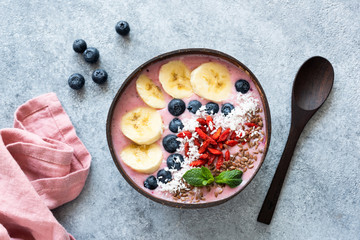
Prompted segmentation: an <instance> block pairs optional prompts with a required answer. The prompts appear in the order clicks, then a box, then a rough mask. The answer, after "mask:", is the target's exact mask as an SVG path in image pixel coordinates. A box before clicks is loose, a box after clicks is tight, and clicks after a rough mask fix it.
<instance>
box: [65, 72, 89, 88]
mask: <svg viewBox="0 0 360 240" xmlns="http://www.w3.org/2000/svg"><path fill="white" fill-rule="evenodd" d="M68 84H69V86H70V87H71V88H72V89H75V90H79V89H80V88H82V87H83V86H84V84H85V78H84V77H83V75H81V74H79V73H74V74H72V75H71V76H70V77H69V79H68Z"/></svg>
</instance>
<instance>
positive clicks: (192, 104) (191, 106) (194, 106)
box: [187, 100, 201, 114]
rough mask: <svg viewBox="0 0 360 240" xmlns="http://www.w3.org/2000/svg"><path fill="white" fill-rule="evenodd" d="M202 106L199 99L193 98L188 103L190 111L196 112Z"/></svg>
mask: <svg viewBox="0 0 360 240" xmlns="http://www.w3.org/2000/svg"><path fill="white" fill-rule="evenodd" d="M200 107H201V102H199V101H198V100H191V101H190V102H189V104H188V107H187V109H188V110H189V112H191V113H194V114H195V113H196V111H197V110H199V108H200Z"/></svg>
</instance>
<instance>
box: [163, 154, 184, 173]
mask: <svg viewBox="0 0 360 240" xmlns="http://www.w3.org/2000/svg"><path fill="white" fill-rule="evenodd" d="M182 162H184V157H183V156H182V155H181V154H178V153H175V154H171V155H170V156H169V157H168V158H167V160H166V164H167V166H168V168H170V169H176V170H180V169H181V163H182Z"/></svg>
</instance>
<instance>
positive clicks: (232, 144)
mask: <svg viewBox="0 0 360 240" xmlns="http://www.w3.org/2000/svg"><path fill="white" fill-rule="evenodd" d="M237 143H238V141H236V140H228V141H226V142H225V144H226V145H228V146H230V147H233V146H235V145H236V144H237Z"/></svg>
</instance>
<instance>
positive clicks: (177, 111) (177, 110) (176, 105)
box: [168, 98, 185, 116]
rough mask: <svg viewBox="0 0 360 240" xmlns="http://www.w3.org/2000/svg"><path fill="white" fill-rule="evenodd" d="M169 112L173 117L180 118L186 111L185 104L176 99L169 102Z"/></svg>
mask: <svg viewBox="0 0 360 240" xmlns="http://www.w3.org/2000/svg"><path fill="white" fill-rule="evenodd" d="M168 110H169V112H170V113H171V114H172V115H174V116H179V115H181V114H182V113H183V112H184V111H185V102H184V101H183V100H181V99H176V98H174V99H173V100H171V101H170V102H169V105H168Z"/></svg>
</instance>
